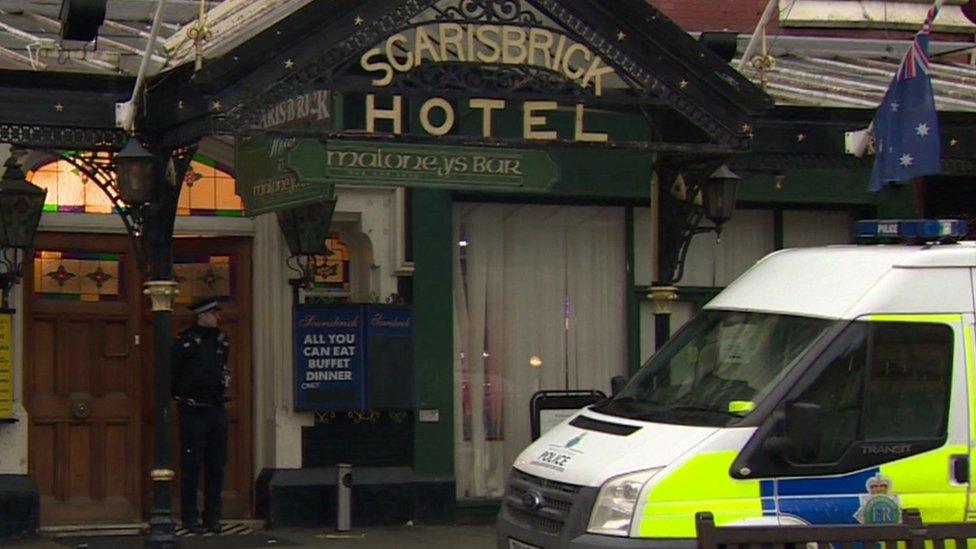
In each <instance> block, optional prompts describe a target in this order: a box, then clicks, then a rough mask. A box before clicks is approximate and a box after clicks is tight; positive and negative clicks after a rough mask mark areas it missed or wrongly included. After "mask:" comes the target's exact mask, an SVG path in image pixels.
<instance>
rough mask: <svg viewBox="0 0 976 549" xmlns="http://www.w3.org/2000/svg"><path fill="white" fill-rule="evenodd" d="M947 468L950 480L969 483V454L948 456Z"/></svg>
mask: <svg viewBox="0 0 976 549" xmlns="http://www.w3.org/2000/svg"><path fill="white" fill-rule="evenodd" d="M949 470H950V474H952V481H953V482H955V483H957V484H968V483H969V456H967V455H955V456H950V457H949Z"/></svg>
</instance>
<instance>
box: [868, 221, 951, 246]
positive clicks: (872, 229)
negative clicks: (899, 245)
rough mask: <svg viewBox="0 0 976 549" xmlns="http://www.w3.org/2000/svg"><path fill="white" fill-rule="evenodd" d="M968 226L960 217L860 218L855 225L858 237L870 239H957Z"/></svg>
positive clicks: (901, 240) (904, 240)
mask: <svg viewBox="0 0 976 549" xmlns="http://www.w3.org/2000/svg"><path fill="white" fill-rule="evenodd" d="M967 231H968V227H967V226H966V222H965V221H963V220H961V219H862V220H860V221H858V222H857V224H856V226H855V234H856V235H857V238H858V239H863V240H872V241H900V242H932V241H942V242H945V241H952V242H954V241H957V240H960V239H962V238H963V237H964V236H966V233H967Z"/></svg>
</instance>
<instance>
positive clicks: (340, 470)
mask: <svg viewBox="0 0 976 549" xmlns="http://www.w3.org/2000/svg"><path fill="white" fill-rule="evenodd" d="M351 522H352V465H351V464H349V463H337V464H336V531H338V532H348V531H349V529H350V528H351V526H352V525H351Z"/></svg>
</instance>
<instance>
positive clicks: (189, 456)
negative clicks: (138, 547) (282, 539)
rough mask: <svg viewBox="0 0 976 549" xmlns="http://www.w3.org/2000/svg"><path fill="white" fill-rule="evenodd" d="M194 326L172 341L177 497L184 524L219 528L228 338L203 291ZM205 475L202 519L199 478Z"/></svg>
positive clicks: (214, 306)
mask: <svg viewBox="0 0 976 549" xmlns="http://www.w3.org/2000/svg"><path fill="white" fill-rule="evenodd" d="M190 311H192V312H193V314H194V315H195V320H194V323H193V326H190V327H189V328H187V329H186V330H184V331H183V332H182V333H181V334H180V335H179V337H178V338H177V339H176V341H175V342H174V343H173V361H172V364H173V397H174V398H175V399H176V401H177V402H178V403H179V410H180V473H181V478H180V503H181V512H180V514H181V516H182V518H183V526H184V527H185V528H186V529H187V530H189V531H191V532H194V533H197V534H202V533H204V532H205V531H207V530H209V531H211V532H214V533H219V532H220V492H221V489H222V488H223V481H224V465H225V464H226V463H227V416H226V414H225V413H224V402H225V401H226V400H227V399H226V397H225V396H224V395H225V392H226V390H227V386H228V385H229V384H230V369H229V368H228V366H227V354H228V350H229V348H230V341H229V340H228V338H227V333H226V332H223V331H221V330H220V329H219V328H218V327H217V323H218V322H219V321H220V307H219V304H218V302H217V300H216V299H215V298H211V297H207V298H201V299H197V300H195V301H194V302H193V303H191V304H190ZM201 466H202V468H203V476H204V488H203V495H204V500H203V501H204V504H203V523H202V525H201V523H200V514H199V512H198V510H197V483H198V482H199V479H200V469H201Z"/></svg>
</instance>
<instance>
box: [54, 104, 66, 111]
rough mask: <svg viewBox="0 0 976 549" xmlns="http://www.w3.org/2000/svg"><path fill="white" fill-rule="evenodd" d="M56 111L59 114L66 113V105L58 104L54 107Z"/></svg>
mask: <svg viewBox="0 0 976 549" xmlns="http://www.w3.org/2000/svg"><path fill="white" fill-rule="evenodd" d="M54 110H55V111H57V112H64V105H62V104H61V103H58V104H57V105H55V106H54Z"/></svg>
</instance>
